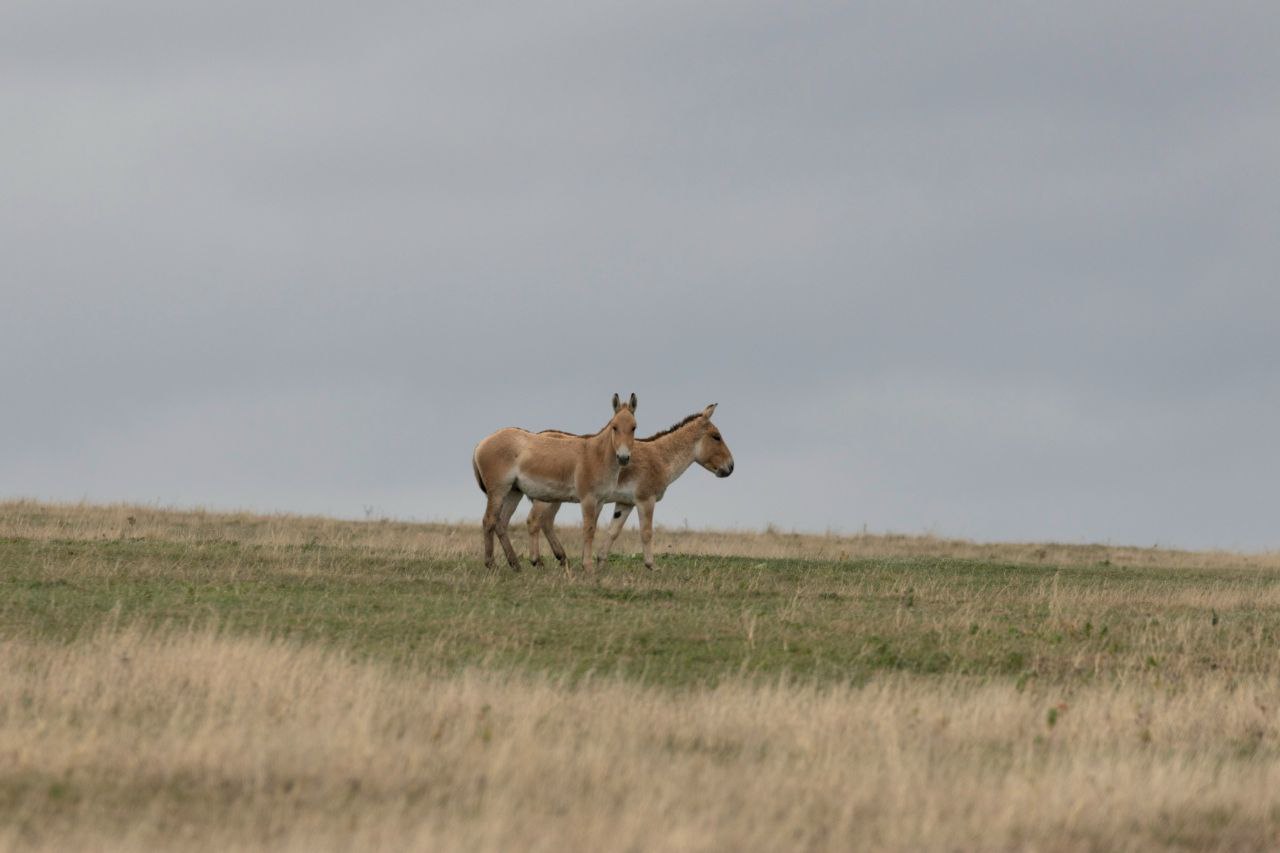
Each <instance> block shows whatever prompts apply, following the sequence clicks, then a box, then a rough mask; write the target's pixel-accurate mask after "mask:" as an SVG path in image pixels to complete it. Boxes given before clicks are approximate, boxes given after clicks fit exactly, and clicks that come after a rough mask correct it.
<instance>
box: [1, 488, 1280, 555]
mask: <svg viewBox="0 0 1280 853" xmlns="http://www.w3.org/2000/svg"><path fill="white" fill-rule="evenodd" d="M523 516H524V513H523V511H520V512H518V513H517V516H516V519H515V522H514V523H513V525H512V528H513V533H512V540H513V542H514V543H515V545H516V548H517V550H518V551H520V552H521V554H522V555H525V554H527V553H528V549H527V546H526V543H527V538H526V533H525V530H524V527H523V524H521V523H520V522H521V521H522V519H523ZM558 529H559V530H560V532H561V537H562V538H563V539H564V540H565V545H566V547H567V548H568V549H569V552H570V554H575V555H576V554H577V552H578V549H579V548H580V543H581V535H580V534H581V531H580V528H579V525H577V524H576V523H575V522H574V520H573V518H572V514H570V515H568V516H566V518H565V519H564V520H562V521H561V523H560V525H559V528H558ZM0 536H12V537H22V538H29V539H111V538H122V537H123V538H153V539H163V540H166V541H178V542H181V541H191V540H208V539H225V540H234V541H237V542H241V543H245V544H256V545H305V544H307V543H313V542H322V543H325V544H328V545H333V546H335V547H349V548H363V549H370V550H379V551H387V552H395V553H404V554H407V555H414V556H422V557H432V558H441V559H452V558H462V559H469V558H473V557H474V556H475V555H476V553H477V552H478V548H479V545H478V543H479V542H480V529H479V526H478V525H477V524H463V523H459V524H445V523H427V524H419V523H412V522H404V521H391V520H376V521H346V520H340V519H334V518H327V517H322V516H299V515H288V514H275V515H258V514H252V513H245V512H212V511H206V510H201V509H194V510H182V509H163V508H158V507H149V506H140V505H133V504H111V505H101V504H50V503H42V502H37V501H22V500H17V501H0ZM655 542H656V548H657V549H658V551H659V553H660V554H661V553H662V552H664V551H665V552H669V553H677V554H701V555H706V556H722V557H756V558H760V559H800V560H857V559H866V558H920V557H946V558H954V559H966V560H982V561H986V562H1000V563H1025V564H1034V565H1060V566H1078V565H1093V564H1097V563H1109V564H1111V565H1115V566H1125V567H1143V566H1160V567H1163V568H1179V567H1196V568H1208V569H1213V568H1224V569H1225V568H1271V569H1274V568H1280V551H1267V552H1259V553H1248V552H1239V551H1185V550H1176V549H1170V548H1157V547H1152V548H1135V547H1131V546H1119V545H1104V544H1064V543H1031V542H973V541H969V540H967V539H946V538H941V537H937V536H929V535H902V534H893V533H886V534H870V533H868V534H858V535H852V536H846V535H836V534H830V535H823V534H813V533H786V532H781V531H776V530H769V531H717V530H686V529H682V528H665V527H659V528H658V529H657V532H656V533H655ZM618 550H619V552H630V553H635V552H638V551H639V550H640V540H639V534H638V533H637V532H636V530H635V529H634V525H633V527H632V528H629V529H628V530H626V531H625V532H624V533H623V534H622V536H621V537H620V539H619V545H618ZM545 551H546V548H545V545H544V552H545Z"/></svg>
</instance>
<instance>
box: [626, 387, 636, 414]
mask: <svg viewBox="0 0 1280 853" xmlns="http://www.w3.org/2000/svg"><path fill="white" fill-rule="evenodd" d="M628 405H629V406H631V414H633V415H634V414H635V413H636V394H635V392H634V391H632V392H631V402H630V403H628Z"/></svg>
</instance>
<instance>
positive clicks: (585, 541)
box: [582, 497, 600, 574]
mask: <svg viewBox="0 0 1280 853" xmlns="http://www.w3.org/2000/svg"><path fill="white" fill-rule="evenodd" d="M599 520H600V504H599V503H597V502H596V499H595V498H593V497H586V498H583V499H582V568H583V570H585V571H587V572H589V573H591V574H595V570H596V566H595V563H594V561H593V560H592V556H591V551H592V545H593V543H594V542H595V538H596V522H597V521H599Z"/></svg>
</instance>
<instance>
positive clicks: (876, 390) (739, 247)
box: [0, 0, 1280, 549]
mask: <svg viewBox="0 0 1280 853" xmlns="http://www.w3.org/2000/svg"><path fill="white" fill-rule="evenodd" d="M1278 37H1280V6H1277V5H1276V4H1274V3H1213V4H1204V3H1173V2H1144V3H1129V4H1117V3H1115V2H1098V3H1089V2H1084V3H1070V4H1052V5H1050V4H1027V3H1011V4H1007V5H1004V4H990V3H973V4H963V5H960V4H914V3H898V2H893V3H888V2H886V3H878V4H874V5H871V6H866V7H856V6H855V5H854V4H844V3H838V4H837V3H832V4H801V3H748V2H738V0H735V2H725V3H717V2H708V3H687V2H672V3H665V2H649V3H630V2H628V3H621V2H596V3H589V4H584V3H579V2H559V3H546V4H532V3H518V4H505V5H496V4H489V3H483V2H475V1H474V0H467V2H457V3H381V2H367V3H359V4H354V3H325V2H306V3H303V2H284V3H262V2H257V1H256V0H255V2H248V0H237V2H225V3H204V4H175V3H172V2H168V0H149V2H144V0H119V2H114V3H110V4H102V3H97V2H88V0H83V2H75V0H18V2H8V3H6V4H5V7H4V10H3V11H0V116H3V123H4V132H3V134H0V198H2V199H3V201H2V202H0V289H2V293H3V303H0V304H2V306H3V310H0V387H2V388H3V389H4V402H3V406H2V407H0V413H2V414H3V419H2V420H0V423H2V424H3V426H2V427H0V436H3V439H4V440H3V441H2V442H0V496H4V497H16V496H28V497H37V498H45V499H58V500H78V499H81V498H86V499H89V500H93V501H116V500H129V501H143V502H150V503H159V504H162V505H182V506H190V505H203V506H209V507H215V508H232V507H237V508H238V507H243V508H251V509H261V510H289V511H300V512H322V513H330V514H335V515H343V516H352V517H363V516H364V514H365V513H366V512H367V513H373V514H377V515H390V516H395V517H402V518H414V519H462V518H478V517H479V515H480V513H481V511H482V509H483V500H482V497H481V495H480V493H479V492H478V491H477V489H476V487H475V483H474V481H473V479H472V475H471V470H470V454H471V449H472V447H473V446H474V444H475V443H476V441H478V440H479V439H480V438H481V437H483V436H484V435H485V434H487V433H488V432H491V431H492V430H494V429H497V428H498V427H502V426H507V425H520V426H525V427H528V428H533V429H542V428H548V427H556V428H562V429H569V430H573V431H594V430H595V429H596V428H598V427H599V426H600V425H601V424H603V423H604V421H605V420H607V418H608V416H609V414H610V410H609V398H610V396H611V395H612V394H613V393H614V392H615V391H618V392H621V393H623V394H624V395H625V394H627V393H629V392H632V391H635V392H636V393H637V394H638V395H639V398H640V407H639V411H638V413H637V415H638V420H639V424H640V429H641V431H642V432H649V431H656V430H658V429H661V428H663V427H665V426H667V425H669V424H670V423H671V422H673V421H675V420H677V419H679V418H681V417H682V416H684V415H685V414H688V413H690V412H693V411H696V410H698V409H700V408H702V407H703V406H704V405H706V404H707V403H710V402H718V403H719V404H720V407H719V410H718V412H717V415H716V422H717V424H718V425H719V426H720V428H721V429H722V431H723V433H724V435H725V438H726V439H727V440H728V442H729V445H730V447H731V448H732V449H733V451H734V454H735V456H736V460H737V471H736V472H735V474H734V476H733V477H731V478H729V479H727V480H716V479H715V478H714V477H712V476H710V475H709V474H707V473H706V472H703V471H702V470H700V469H696V468H695V469H691V470H690V471H689V472H688V473H687V474H686V475H685V477H684V478H683V479H682V480H681V481H680V482H679V483H677V484H676V485H674V486H673V487H672V488H671V490H670V491H669V492H668V494H667V498H666V500H664V502H663V503H662V504H661V506H660V507H659V511H658V514H657V518H658V521H659V523H666V524H675V525H679V524H684V523H686V522H687V523H688V524H690V525H692V526H695V527H702V526H719V527H739V528H755V527H761V526H763V525H765V524H767V523H770V522H772V523H775V524H777V525H779V526H780V527H782V528H784V529H790V528H795V529H798V530H815V531H822V530H826V529H832V530H840V531H856V530H860V529H862V528H863V527H864V525H865V526H866V527H867V528H869V529H870V530H873V531H886V530H893V531H905V532H924V531H931V532H936V533H940V534H944V535H958V536H965V537H972V538H980V539H1002V540H1005V539H1056V540H1066V541H1109V542H1114V543H1134V544H1140V545H1150V544H1155V543H1160V544H1162V545H1165V544H1171V545H1182V546H1193V547H1204V546H1219V547H1231V548H1248V549H1257V548H1276V547H1280V499H1278V497H1277V494H1278V489H1277V484H1280V442H1278V441H1277V439H1278V438H1280V340H1278V338H1277V333H1278V332H1280V51H1277V50H1276V44H1277V38H1278ZM571 517H572V514H571V515H570V516H564V518H566V519H568V518H571Z"/></svg>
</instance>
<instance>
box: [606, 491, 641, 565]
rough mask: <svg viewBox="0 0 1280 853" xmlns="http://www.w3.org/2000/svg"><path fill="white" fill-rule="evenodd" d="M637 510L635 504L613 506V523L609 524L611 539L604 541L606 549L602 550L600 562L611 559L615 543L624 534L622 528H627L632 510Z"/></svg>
mask: <svg viewBox="0 0 1280 853" xmlns="http://www.w3.org/2000/svg"><path fill="white" fill-rule="evenodd" d="M633 509H635V505H634V504H614V505H613V521H612V522H610V524H609V538H607V539H605V540H604V547H603V548H601V549H600V562H602V563H603V562H605V561H606V560H608V559H609V553H610V552H611V551H613V543H615V542H617V541H618V534H619V533H621V532H622V528H623V527H626V525H627V519H628V518H630V517H631V510H633Z"/></svg>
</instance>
